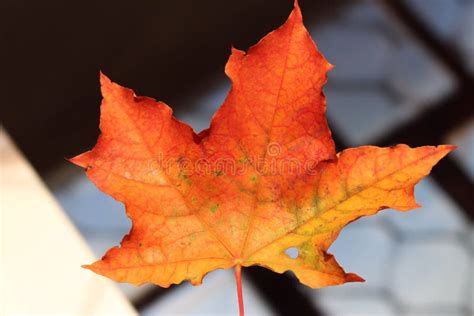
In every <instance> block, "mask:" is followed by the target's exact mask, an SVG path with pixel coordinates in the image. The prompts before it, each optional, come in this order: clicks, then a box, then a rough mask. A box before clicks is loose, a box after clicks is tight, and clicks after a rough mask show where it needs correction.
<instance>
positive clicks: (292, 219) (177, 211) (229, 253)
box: [72, 3, 454, 288]
mask: <svg viewBox="0 0 474 316" xmlns="http://www.w3.org/2000/svg"><path fill="white" fill-rule="evenodd" d="M331 68H332V65H331V64H329V63H328V62H327V61H326V60H325V59H324V57H323V56H322V55H321V53H320V52H319V51H318V50H317V48H316V46H315V44H314V42H313V41H312V39H311V37H310V36H309V34H308V32H307V30H306V29H305V27H304V26H303V23H302V17H301V12H300V9H299V7H298V5H297V3H295V9H294V10H293V12H292V13H291V14H290V16H289V18H288V20H287V21H286V23H285V24H284V25H282V26H281V27H280V28H278V29H277V30H275V31H273V32H271V33H270V34H268V35H267V36H265V37H264V38H263V39H262V40H261V41H260V42H259V43H258V44H257V45H255V46H253V47H252V48H250V49H249V51H248V52H247V53H245V52H243V51H240V50H237V49H232V54H231V56H230V58H229V61H228V63H227V65H226V68H225V71H226V74H227V75H228V76H229V77H230V79H231V80H232V89H231V90H230V92H229V95H228V96H227V98H226V100H225V102H224V103H223V105H222V106H221V108H220V109H219V110H218V111H217V113H216V114H215V115H214V117H213V119H212V122H211V125H210V128H209V129H208V130H206V131H203V132H201V133H200V134H199V135H197V134H195V133H194V131H193V130H192V129H191V127H189V126H188V125H186V124H185V123H182V122H180V121H178V120H176V119H175V118H174V117H173V116H172V110H171V108H170V107H168V106H167V105H166V104H164V103H163V102H156V101H155V100H154V99H151V98H147V97H137V96H136V95H135V94H134V92H133V91H132V90H130V89H127V88H124V87H121V86H119V85H117V84H115V83H112V82H111V81H110V80H109V79H108V78H107V77H105V76H104V75H101V87H102V95H103V102H102V106H101V120H100V129H101V131H102V134H101V135H100V137H99V139H98V142H97V144H96V146H95V147H94V148H93V150H91V151H89V152H86V153H84V154H82V155H79V156H77V157H75V158H73V159H72V161H73V162H74V163H76V164H78V165H80V166H82V167H85V168H87V175H88V177H89V178H90V179H91V180H92V181H93V182H94V183H95V184H96V185H97V186H98V187H99V188H100V189H101V190H102V191H104V192H106V193H108V194H110V195H111V196H112V197H114V198H115V199H117V200H119V201H121V202H123V203H124V204H125V206H126V211H127V215H128V217H129V218H130V219H131V220H132V229H131V231H130V233H129V234H128V235H127V236H125V238H124V239H123V241H122V243H121V246H120V247H114V248H112V249H110V250H109V251H108V252H107V253H106V254H105V256H104V257H103V258H102V259H101V260H99V261H97V262H95V263H93V264H91V265H87V266H85V267H86V268H88V269H90V270H92V271H94V272H96V273H99V274H102V275H104V276H107V277H109V278H112V279H114V280H117V281H121V282H129V283H133V284H142V283H144V282H151V283H154V284H157V285H159V286H162V287H168V286H169V285H170V284H177V283H180V282H182V281H183V280H189V281H190V282H191V283H192V284H194V285H196V284H200V283H201V280H202V278H203V276H204V275H205V274H206V273H208V272H210V271H212V270H215V269H218V268H223V269H228V268H231V267H236V271H237V275H238V278H240V267H248V266H252V265H260V266H263V267H266V268H269V269H271V270H273V271H275V272H279V273H283V272H285V271H287V270H291V271H293V272H294V274H295V275H296V277H297V278H298V279H299V280H300V282H301V283H303V284H306V285H308V286H310V287H312V288H320V287H324V286H329V285H336V284H341V283H345V282H352V281H363V279H362V278H360V277H359V276H357V275H356V274H353V273H345V272H344V270H343V269H342V268H341V267H340V266H339V265H338V263H337V262H336V260H335V259H334V257H333V256H332V255H330V254H328V253H327V250H328V248H329V246H330V245H331V244H332V243H333V241H334V240H335V239H336V237H337V236H338V234H339V232H340V231H341V229H342V228H343V227H344V226H345V225H347V224H348V223H350V222H352V221H354V220H356V219H358V218H360V217H361V216H367V215H372V214H375V213H377V212H378V211H380V210H381V209H385V208H393V209H396V210H400V211H408V210H410V209H413V208H417V207H419V205H418V204H417V203H416V202H415V198H414V195H413V189H414V186H415V184H416V183H417V182H418V181H419V180H420V179H421V178H423V177H424V176H426V175H427V174H428V173H429V172H430V170H431V168H432V166H433V165H435V164H436V163H437V162H438V161H439V160H440V159H441V158H442V157H443V156H445V155H446V154H447V153H448V152H449V151H451V150H452V149H453V148H454V146H449V145H444V146H438V147H419V148H410V147H408V146H406V145H398V146H395V147H390V148H379V147H371V146H367V147H359V148H353V149H348V150H345V151H343V152H341V153H339V154H336V152H335V146H334V142H333V140H332V138H331V132H330V130H329V128H328V125H327V122H326V118H325V97H324V95H323V93H322V87H323V85H324V83H325V82H326V78H327V76H326V74H327V72H328V71H329V70H330V69H331ZM292 247H295V248H297V249H298V256H297V258H291V257H289V256H288V255H287V254H286V253H285V251H286V250H287V249H288V248H292Z"/></svg>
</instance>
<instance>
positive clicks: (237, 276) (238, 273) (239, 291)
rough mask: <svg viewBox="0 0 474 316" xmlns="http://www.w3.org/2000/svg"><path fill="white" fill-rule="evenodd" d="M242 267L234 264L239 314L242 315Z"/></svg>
mask: <svg viewBox="0 0 474 316" xmlns="http://www.w3.org/2000/svg"><path fill="white" fill-rule="evenodd" d="M241 270H242V267H241V266H240V265H236V266H235V283H236V284H237V297H238V299H239V316H244V298H243V295H242V273H241Z"/></svg>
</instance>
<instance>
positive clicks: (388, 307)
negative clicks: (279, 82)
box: [0, 0, 474, 315]
mask: <svg viewBox="0 0 474 316" xmlns="http://www.w3.org/2000/svg"><path fill="white" fill-rule="evenodd" d="M292 6H293V4H292V1H290V0H278V1H264V0H252V1H250V0H245V1H242V0H241V1H219V0H212V1H211V0H201V1H191V0H177V1H164V0H154V1H135V2H131V1H130V2H127V1H96V2H88V1H75V2H70V1H59V0H53V1H26V0H2V1H1V4H0V25H1V28H0V36H1V43H2V44H3V45H2V48H1V49H0V60H1V61H2V67H1V74H2V75H1V79H0V80H1V82H0V87H1V88H0V89H1V91H2V93H1V95H2V105H1V120H2V125H3V127H4V128H5V130H6V132H7V133H8V134H9V135H10V136H11V137H12V139H13V140H14V142H15V143H16V144H17V146H18V147H19V148H20V150H21V151H22V152H23V154H24V155H25V156H26V158H27V159H28V160H29V162H30V163H31V164H32V165H33V166H34V168H35V169H36V171H37V172H38V173H39V175H40V176H41V178H42V179H43V180H44V182H45V183H46V185H47V186H48V188H49V189H50V190H51V191H52V193H53V194H54V196H55V197H56V198H57V199H58V201H59V203H60V204H61V206H62V207H63V209H64V211H65V212H66V213H67V215H68V216H69V218H70V219H71V221H72V222H73V223H74V224H75V225H76V226H77V228H78V229H79V231H80V232H81V234H82V235H83V237H84V238H85V239H86V240H87V242H88V244H89V245H90V247H91V248H92V249H93V251H94V253H95V255H96V256H97V257H100V256H101V255H102V254H103V253H104V252H105V251H106V250H107V249H108V248H109V247H111V246H112V245H116V244H118V243H119V242H120V240H121V238H122V236H123V235H124V234H126V233H127V232H128V230H129V229H130V221H129V220H128V219H127V217H126V216H125V213H124V211H123V206H122V205H121V204H119V203H117V202H116V201H114V200H113V199H111V198H110V197H108V196H105V195H104V194H102V193H101V192H100V191H99V190H98V189H96V188H95V187H94V185H93V184H92V183H90V182H89V181H88V180H87V179H86V177H85V175H84V172H83V170H81V169H80V168H78V167H75V166H73V165H72V164H69V163H67V162H66V160H65V159H64V157H71V156H74V155H76V154H78V153H81V152H83V151H85V150H87V149H90V148H91V147H92V146H93V145H94V144H95V141H96V139H97V136H98V133H99V130H98V121H99V105H100V99H101V97H100V92H99V82H98V72H99V70H102V71H103V72H105V73H106V74H107V75H108V76H109V77H110V78H111V79H112V80H114V81H116V82H118V83H120V84H121V85H124V86H127V87H130V88H132V89H134V90H135V92H136V93H137V94H138V95H146V96H152V97H154V98H156V99H158V100H163V101H165V102H166V103H167V104H169V105H170V106H172V107H173V109H174V112H175V115H176V116H177V117H178V118H179V119H181V120H183V121H185V122H187V123H189V124H190V125H192V126H193V127H194V129H195V130H196V131H200V130H202V129H204V128H206V127H207V126H208V124H209V120H210V118H211V116H212V114H213V113H214V111H215V110H216V109H217V108H218V107H219V105H220V104H221V102H222V101H223V99H224V97H225V95H226V93H227V91H228V89H229V86H230V84H229V80H228V79H227V78H226V77H225V74H224V65H225V62H226V60H227V58H228V56H229V53H230V47H231V45H234V46H235V47H237V48H240V49H245V50H246V49H248V47H249V46H251V45H253V44H255V43H256V42H257V41H258V40H259V39H260V38H261V37H262V36H264V35H265V34H267V33H268V32H269V31H271V30H273V29H275V28H276V27H278V26H280V25H281V24H282V23H283V22H284V21H285V20H286V18H287V16H288V14H289V13H290V11H291V9H292ZM300 6H301V7H302V11H303V16H304V19H305V24H306V27H307V28H308V30H309V31H310V33H311V35H312V36H313V38H314V40H315V41H316V43H317V45H318V47H319V49H320V50H321V51H322V52H323V54H324V55H325V56H326V58H327V59H328V60H329V61H330V62H331V63H332V64H334V65H336V68H335V69H334V70H333V71H332V72H331V73H330V74H329V81H328V84H327V85H326V87H325V93H326V96H327V104H328V120H329V124H330V127H331V129H332V131H333V134H334V136H335V140H336V144H337V146H338V149H339V150H342V149H344V148H346V147H352V146H357V145H363V144H374V145H380V146H387V145H392V144H396V143H406V144H409V145H411V146H418V145H434V144H441V143H451V144H456V145H458V146H460V148H459V149H458V150H457V151H456V152H455V153H453V154H451V155H450V156H449V157H447V158H446V159H444V160H443V161H442V162H441V163H440V164H439V165H438V166H437V167H436V168H435V170H434V171H433V173H432V175H431V176H429V177H428V178H427V179H426V180H424V181H423V182H422V183H420V185H419V186H418V187H417V190H416V193H417V199H418V201H419V202H420V203H421V204H423V206H424V207H423V208H422V209H419V210H415V211H412V212H409V213H396V212H393V211H390V210H386V211H383V212H382V213H380V214H379V215H378V216H376V217H371V218H364V219H362V220H359V221H357V222H355V223H353V224H351V225H349V226H348V227H347V228H346V229H345V230H344V231H343V232H342V234H341V235H340V237H339V239H338V240H337V241H336V242H335V243H334V245H333V246H332V247H331V249H330V251H331V252H332V253H333V254H335V256H336V258H337V259H338V261H339V263H340V264H341V265H342V266H343V267H344V268H345V269H346V271H354V272H357V273H358V274H359V275H361V276H362V277H364V278H365V279H366V283H361V284H347V285H344V286H339V287H333V288H326V289H322V290H312V289H310V288H306V287H305V286H303V285H300V284H298V283H297V282H296V280H295V279H294V278H293V276H292V275H291V274H290V273H287V274H285V275H283V276H281V275H277V274H275V273H272V272H270V271H268V270H265V269H262V268H258V267H255V268H249V269H244V271H243V275H244V297H245V302H246V311H247V313H248V314H249V315H252V314H253V315H273V314H275V315H473V313H474V308H473V298H474V294H473V293H474V292H473V291H474V289H473V287H474V285H473V284H474V280H473V278H474V230H473V220H474V205H473V197H472V196H473V193H474V190H473V185H472V181H473V178H474V158H473V157H474V118H473V104H474V84H473V82H474V81H473V75H474V1H473V0H410V1H408V0H399V1H389V0H385V1H384V0H380V1H369V0H365V1H364V0H353V1H328V0H308V1H305V0H301V1H300ZM26 233H27V232H26ZM97 277H98V276H97ZM118 286H119V287H120V289H121V290H122V291H123V292H124V293H125V294H126V296H127V297H128V299H129V300H130V301H131V302H132V304H133V305H134V306H135V307H136V309H137V310H138V311H139V312H140V313H143V314H150V315H155V314H160V315H166V314H170V315H171V314H180V313H181V314H187V313H190V314H192V313H194V314H201V315H212V314H225V313H230V314H235V313H236V312H237V303H236V295H235V285H234V280H233V274H232V272H231V271H217V272H214V273H211V274H210V275H208V276H207V277H206V278H205V280H204V283H203V285H202V286H200V287H196V288H192V286H190V285H189V284H181V285H179V286H172V287H171V288H169V289H161V288H158V287H154V286H143V287H140V288H137V287H133V286H127V285H122V284H121V285H118Z"/></svg>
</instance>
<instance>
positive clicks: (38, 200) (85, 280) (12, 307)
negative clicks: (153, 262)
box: [0, 127, 137, 315]
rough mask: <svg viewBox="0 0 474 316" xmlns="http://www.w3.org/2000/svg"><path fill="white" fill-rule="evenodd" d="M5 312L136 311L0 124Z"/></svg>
mask: <svg viewBox="0 0 474 316" xmlns="http://www.w3.org/2000/svg"><path fill="white" fill-rule="evenodd" d="M0 183H1V185H0V202H1V204H0V205H1V208H0V241H1V243H0V247H1V248H0V254H1V256H0V281H1V288H0V314H1V315H13V314H15V315H17V314H23V315H38V314H43V315H51V314H62V315H65V314H67V315H136V314H137V312H136V311H135V310H134V309H133V307H132V306H131V305H130V303H129V302H128V300H127V299H126V298H125V296H124V295H123V294H122V293H121V292H120V291H119V290H118V289H117V288H116V286H115V285H114V284H113V283H112V282H111V281H109V280H107V279H106V278H104V277H101V276H98V275H96V274H93V273H91V272H90V271H88V270H85V269H83V268H81V265H82V264H86V263H91V262H93V261H94V260H95V258H94V256H93V255H92V252H91V251H90V250H89V248H88V246H87V245H86V243H85V242H84V240H83V239H82V237H81V235H80V234H79V232H78V231H77V230H76V228H75V227H74V225H73V224H72V223H71V222H70V221H69V219H68V218H67V217H66V215H65V214H64V212H63V210H62V209H61V207H60V206H59V205H58V203H57V202H56V201H55V199H54V198H53V196H52V195H51V194H50V192H49V191H48V189H47V188H46V187H45V185H44V184H43V183H42V181H41V180H40V178H39V177H38V175H37V174H36V173H35V171H34V170H33V168H32V167H31V166H30V165H29V164H28V162H27V161H26V160H25V159H24V157H23V156H22V155H21V154H20V152H19V151H18V150H17V149H16V147H15V146H14V144H13V143H12V141H11V140H10V138H9V136H8V135H7V133H6V132H5V131H4V130H3V129H2V128H1V127H0Z"/></svg>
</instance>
